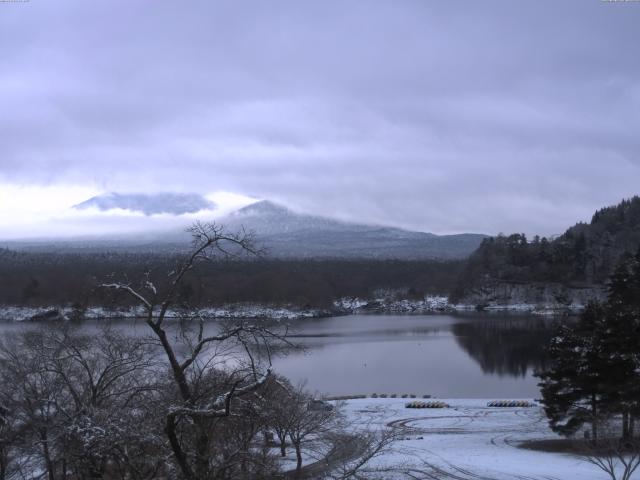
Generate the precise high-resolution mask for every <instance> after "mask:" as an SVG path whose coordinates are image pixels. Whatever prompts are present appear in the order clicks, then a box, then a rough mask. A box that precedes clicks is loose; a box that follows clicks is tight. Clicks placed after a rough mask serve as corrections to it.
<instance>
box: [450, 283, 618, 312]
mask: <svg viewBox="0 0 640 480" xmlns="http://www.w3.org/2000/svg"><path fill="white" fill-rule="evenodd" d="M605 298H606V286H604V285H585V286H566V285H562V284H560V283H522V284H516V283H506V282H499V281H492V282H486V283H484V284H482V285H481V286H478V287H475V288H472V289H470V290H469V291H468V292H467V293H466V294H465V296H464V297H463V298H462V299H461V300H460V301H459V303H460V304H464V305H475V306H476V307H477V308H479V309H498V310H499V309H505V310H540V311H544V310H558V311H562V310H567V311H570V310H574V311H575V310H581V309H582V308H584V306H585V305H587V304H588V303H589V302H590V301H593V300H603V299H605Z"/></svg>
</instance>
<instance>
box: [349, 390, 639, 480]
mask: <svg viewBox="0 0 640 480" xmlns="http://www.w3.org/2000/svg"><path fill="white" fill-rule="evenodd" d="M492 400H495V399H492ZM408 401H410V400H407V399H398V398H395V399H391V398H385V399H380V398H377V399H374V398H367V399H357V400H348V401H346V402H345V405H344V408H345V413H346V414H347V416H348V419H349V421H350V424H351V425H352V426H353V428H356V429H358V428H372V427H373V428H380V427H383V426H390V427H393V428H396V429H399V432H400V433H401V434H402V435H401V440H399V441H398V442H396V443H395V445H394V447H393V451H391V452H389V453H387V454H385V455H384V456H383V457H381V458H379V459H376V460H375V461H376V463H377V464H379V465H397V466H402V467H403V470H410V471H411V473H412V474H413V475H414V476H415V478H423V479H429V478H434V479H443V480H447V479H451V480H489V479H491V480H514V479H515V480H604V479H606V478H608V477H607V476H606V475H605V474H604V472H601V471H600V470H598V468H597V467H595V466H593V465H591V464H589V463H587V462H586V461H584V460H582V459H581V458H579V457H577V456H572V455H568V454H562V453H545V452H537V451H532V450H527V449H522V448H518V445H519V444H520V443H521V442H523V441H526V440H544V439H554V438H559V437H558V436H557V435H556V434H554V433H553V432H552V431H551V430H550V429H549V428H548V426H547V421H546V417H545V416H544V412H543V411H542V409H541V407H530V408H490V407H487V402H488V401H489V400H479V399H472V400H463V399H457V400H455V399H443V401H444V402H446V403H447V404H449V405H450V407H451V408H442V409H413V408H405V403H407V402H408ZM403 478H406V477H403ZM633 478H640V475H638V476H637V477H635V476H634V477H633Z"/></svg>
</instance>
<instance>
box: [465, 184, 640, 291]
mask: <svg viewBox="0 0 640 480" xmlns="http://www.w3.org/2000/svg"><path fill="white" fill-rule="evenodd" d="M639 247H640V197H637V196H636V197H633V198H631V199H630V200H623V201H622V202H621V203H619V204H618V205H615V206H611V207H606V208H603V209H601V210H598V211H597V212H596V213H595V214H594V215H593V218H592V219H591V222H590V223H578V224H576V225H575V226H573V227H571V228H569V229H568V230H567V231H566V232H565V233H564V234H562V235H561V236H559V237H558V238H556V239H553V240H549V239H547V238H539V237H535V238H533V239H532V240H528V239H527V238H526V237H525V236H524V235H523V234H514V235H510V236H498V237H493V238H487V239H485V240H484V241H483V242H482V244H481V245H480V247H479V248H478V250H476V251H475V252H474V253H473V254H472V255H471V256H470V257H469V260H468V262H467V266H466V268H465V269H464V272H463V273H462V275H461V277H460V280H459V282H458V285H457V287H456V289H455V291H454V294H453V298H454V299H458V300H460V299H465V298H467V299H468V298H469V297H470V296H473V295H474V294H475V296H476V297H478V295H477V294H478V292H479V291H482V290H484V291H485V292H484V293H485V294H486V292H488V291H491V290H493V291H494V293H495V291H496V285H498V284H520V285H522V284H530V285H533V284H536V285H537V287H536V288H538V289H539V290H541V289H544V285H545V284H557V285H560V286H561V287H564V288H565V289H566V288H569V289H588V288H591V287H594V286H598V285H602V284H604V282H605V281H606V279H607V277H608V276H609V275H610V274H611V272H612V270H613V268H614V267H615V265H616V263H617V262H618V260H619V258H620V256H621V255H622V254H624V253H625V252H631V253H635V252H636V251H637V250H638V248H639ZM503 290H504V289H503ZM520 290H522V289H520ZM503 300H506V299H503ZM512 300H516V299H512Z"/></svg>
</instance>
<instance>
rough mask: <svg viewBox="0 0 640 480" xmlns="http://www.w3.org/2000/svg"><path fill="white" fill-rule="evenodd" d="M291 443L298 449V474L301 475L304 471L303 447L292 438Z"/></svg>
mask: <svg viewBox="0 0 640 480" xmlns="http://www.w3.org/2000/svg"><path fill="white" fill-rule="evenodd" d="M291 443H292V444H293V446H294V448H295V449H296V473H298V474H299V473H300V472H301V471H302V445H301V444H300V442H299V441H296V440H295V439H293V438H291Z"/></svg>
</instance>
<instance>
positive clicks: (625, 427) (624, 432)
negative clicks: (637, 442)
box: [622, 410, 629, 440]
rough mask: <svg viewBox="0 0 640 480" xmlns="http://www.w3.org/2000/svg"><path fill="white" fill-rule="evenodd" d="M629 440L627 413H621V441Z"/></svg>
mask: <svg viewBox="0 0 640 480" xmlns="http://www.w3.org/2000/svg"><path fill="white" fill-rule="evenodd" d="M628 439H629V412H628V411H626V410H625V411H624V412H622V440H628Z"/></svg>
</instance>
